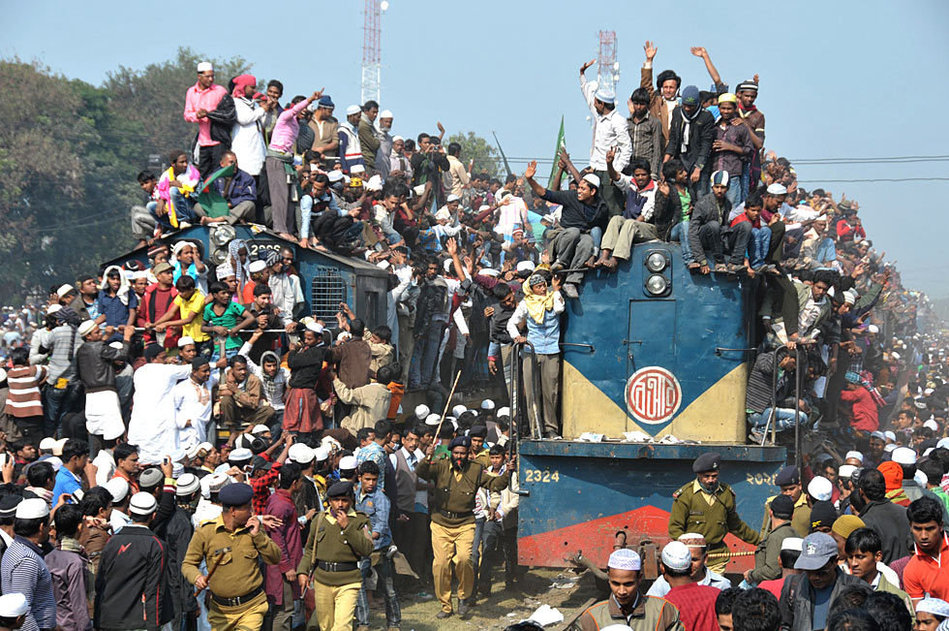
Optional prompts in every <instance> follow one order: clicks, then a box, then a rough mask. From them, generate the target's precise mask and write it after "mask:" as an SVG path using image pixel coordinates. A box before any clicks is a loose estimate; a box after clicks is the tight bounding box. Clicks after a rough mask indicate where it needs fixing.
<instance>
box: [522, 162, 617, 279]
mask: <svg viewBox="0 0 949 631" xmlns="http://www.w3.org/2000/svg"><path fill="white" fill-rule="evenodd" d="M536 174H537V162H536V161H534V162H531V163H530V164H528V165H527V170H526V171H525V172H524V180H525V181H526V182H527V184H528V185H529V186H530V188H531V190H532V191H533V192H534V194H535V195H537V196H538V197H540V198H541V199H544V200H546V201H548V202H554V203H555V204H560V205H561V206H562V211H561V215H560V230H559V232H558V233H557V235H556V236H555V237H553V240H552V241H551V242H550V244H549V249H550V258H551V260H552V263H551V266H550V270H551V272H554V273H556V272H558V271H560V270H562V269H569V270H570V271H569V272H567V275H566V281H565V283H564V287H563V290H564V295H565V296H566V297H567V298H577V297H578V295H579V294H578V292H577V286H578V285H579V284H580V282H581V281H582V280H583V272H582V269H581V268H582V267H583V266H586V265H588V264H590V263H592V262H593V252H594V242H593V235H592V231H593V230H594V229H595V228H599V229H600V230H602V229H603V228H604V227H605V224H606V219H607V217H608V214H609V213H608V209H607V207H606V204H605V202H604V201H603V200H602V199H600V197H599V195H598V191H599V188H600V178H599V177H598V176H596V175H594V174H593V173H587V174H586V175H584V176H583V177H582V178H581V179H580V181H579V182H578V183H577V190H575V191H551V190H548V189H546V188H544V187H543V186H541V185H540V184H538V183H537V182H536V181H535V180H534V176H535V175H536Z"/></svg>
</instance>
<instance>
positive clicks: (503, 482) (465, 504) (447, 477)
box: [415, 300, 563, 619]
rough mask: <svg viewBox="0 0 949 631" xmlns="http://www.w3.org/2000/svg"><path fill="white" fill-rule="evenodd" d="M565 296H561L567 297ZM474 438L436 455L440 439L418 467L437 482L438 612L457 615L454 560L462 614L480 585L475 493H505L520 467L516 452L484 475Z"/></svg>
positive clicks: (417, 470)
mask: <svg viewBox="0 0 949 631" xmlns="http://www.w3.org/2000/svg"><path fill="white" fill-rule="evenodd" d="M562 302H563V301H562V300H561V303H562ZM470 448H471V439H469V438H468V437H467V436H458V437H457V438H454V439H452V441H451V443H450V444H449V449H450V450H451V454H450V455H448V456H441V457H438V458H435V459H433V458H432V456H433V454H434V453H435V444H434V443H432V444H431V445H429V446H428V449H427V450H426V454H425V459H424V460H422V462H420V463H419V464H418V466H417V467H416V468H415V473H416V474H417V475H418V477H420V478H422V479H425V480H428V481H430V482H431V483H432V488H433V489H434V491H433V492H434V494H435V500H436V502H435V504H434V505H435V506H438V510H433V511H432V551H433V552H434V555H435V560H434V561H433V562H432V573H433V574H434V576H435V595H436V596H437V597H438V600H439V602H440V603H441V606H442V609H441V611H439V612H438V613H437V614H436V616H435V617H436V618H439V619H444V618H447V617H449V616H450V615H452V606H451V565H450V564H451V562H452V561H454V563H455V572H456V573H457V575H458V614H459V615H460V616H461V617H462V618H465V617H467V615H468V613H469V612H470V610H471V603H470V602H469V600H468V599H469V598H471V597H472V596H473V595H474V594H473V590H474V567H473V565H472V562H471V548H472V543H473V541H474V532H475V518H474V504H475V494H476V492H477V491H478V489H479V488H482V487H483V488H485V489H487V490H488V491H492V492H498V493H500V492H501V491H502V490H504V489H506V488H507V486H508V484H509V483H510V481H511V471H517V456H516V455H515V456H512V457H511V461H510V464H509V465H508V469H507V471H506V472H505V473H504V474H502V475H499V476H490V475H484V465H483V464H481V463H480V462H478V461H477V460H469V459H468V451H469V449H470Z"/></svg>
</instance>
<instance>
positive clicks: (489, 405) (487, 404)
mask: <svg viewBox="0 0 949 631" xmlns="http://www.w3.org/2000/svg"><path fill="white" fill-rule="evenodd" d="M481 409H482V410H493V409H494V401H492V400H491V399H485V400H484V401H482V402H481Z"/></svg>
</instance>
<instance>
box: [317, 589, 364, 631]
mask: <svg viewBox="0 0 949 631" xmlns="http://www.w3.org/2000/svg"><path fill="white" fill-rule="evenodd" d="M361 584H362V582H360V581H357V582H355V583H347V584H346V585H340V586H339V587H333V586H332V585H323V584H322V583H320V582H319V581H313V596H314V599H315V601H316V610H315V611H314V612H313V615H312V616H310V622H309V624H307V625H306V627H307V629H308V630H311V629H315V628H316V625H314V624H313V622H314V620H313V619H314V618H316V623H317V624H318V625H319V628H320V631H351V629H352V628H353V618H355V617H356V599H357V598H358V597H359V586H360V585H361Z"/></svg>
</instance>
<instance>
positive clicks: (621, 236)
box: [600, 215, 658, 261]
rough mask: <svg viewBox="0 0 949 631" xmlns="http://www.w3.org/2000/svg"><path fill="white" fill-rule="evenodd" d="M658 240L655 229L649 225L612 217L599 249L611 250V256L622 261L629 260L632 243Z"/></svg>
mask: <svg viewBox="0 0 949 631" xmlns="http://www.w3.org/2000/svg"><path fill="white" fill-rule="evenodd" d="M656 238H658V233H657V232H656V227H655V226H654V225H652V224H651V223H645V222H643V221H637V220H635V219H623V217H622V215H618V216H616V217H612V218H611V219H610V223H609V224H608V225H607V226H606V232H604V233H603V240H602V241H601V242H600V248H601V249H603V250H611V251H612V252H613V256H614V257H615V258H618V259H622V260H624V261H628V260H629V256H630V253H631V252H632V249H633V244H634V243H641V242H643V241H649V240H650V239H656Z"/></svg>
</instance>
